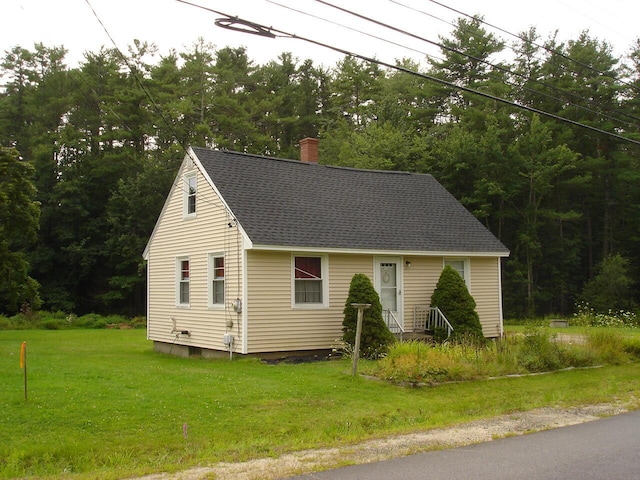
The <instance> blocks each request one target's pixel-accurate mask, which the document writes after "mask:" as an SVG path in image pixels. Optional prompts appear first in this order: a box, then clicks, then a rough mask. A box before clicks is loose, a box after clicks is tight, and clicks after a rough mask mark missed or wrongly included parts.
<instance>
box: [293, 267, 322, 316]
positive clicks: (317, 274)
mask: <svg viewBox="0 0 640 480" xmlns="http://www.w3.org/2000/svg"><path fill="white" fill-rule="evenodd" d="M293 264H294V266H293V267H294V268H293V278H294V304H295V305H298V306H299V305H316V306H317V305H324V304H325V291H326V288H327V287H326V281H327V279H326V273H325V270H326V257H321V256H319V257H311V256H309V257H306V256H294V257H293Z"/></svg>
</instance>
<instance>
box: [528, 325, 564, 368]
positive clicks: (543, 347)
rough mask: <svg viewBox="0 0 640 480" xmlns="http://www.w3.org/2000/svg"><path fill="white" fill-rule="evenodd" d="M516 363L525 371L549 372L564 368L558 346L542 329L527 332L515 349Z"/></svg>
mask: <svg viewBox="0 0 640 480" xmlns="http://www.w3.org/2000/svg"><path fill="white" fill-rule="evenodd" d="M517 359H518V364H519V365H520V366H521V367H522V368H523V369H524V370H525V371H527V372H549V371H552V370H558V369H559V368H564V367H565V366H568V365H565V364H564V363H563V356H562V353H561V351H560V346H559V345H558V343H557V342H555V341H553V339H552V336H551V335H550V334H549V333H548V332H547V331H546V330H544V329H535V330H532V331H530V332H528V333H527V334H526V335H525V337H524V338H523V340H522V342H521V343H520V344H519V348H518V350H517Z"/></svg>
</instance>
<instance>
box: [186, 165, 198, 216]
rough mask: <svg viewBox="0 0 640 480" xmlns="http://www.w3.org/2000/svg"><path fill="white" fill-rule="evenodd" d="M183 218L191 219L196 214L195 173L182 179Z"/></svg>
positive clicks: (196, 184)
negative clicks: (183, 189)
mask: <svg viewBox="0 0 640 480" xmlns="http://www.w3.org/2000/svg"><path fill="white" fill-rule="evenodd" d="M184 183H185V191H184V216H185V217H193V216H195V214H196V194H197V191H198V178H197V177H196V175H195V173H190V174H188V175H185V177H184Z"/></svg>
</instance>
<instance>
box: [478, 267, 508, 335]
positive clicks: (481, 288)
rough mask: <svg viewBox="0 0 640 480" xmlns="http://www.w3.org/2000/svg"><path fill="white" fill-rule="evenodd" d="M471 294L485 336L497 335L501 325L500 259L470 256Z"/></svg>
mask: <svg viewBox="0 0 640 480" xmlns="http://www.w3.org/2000/svg"><path fill="white" fill-rule="evenodd" d="M470 271H471V278H470V280H471V288H470V291H471V295H472V296H473V298H474V300H475V301H476V311H477V312H478V315H479V316H480V323H481V324H482V331H483V333H484V336H485V337H499V336H500V334H501V325H502V308H501V305H500V302H501V298H502V296H501V292H500V260H499V259H498V258H496V257H472V258H471V268H470Z"/></svg>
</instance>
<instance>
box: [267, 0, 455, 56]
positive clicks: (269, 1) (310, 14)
mask: <svg viewBox="0 0 640 480" xmlns="http://www.w3.org/2000/svg"><path fill="white" fill-rule="evenodd" d="M265 1H266V2H267V3H271V4H273V5H276V6H278V7H281V8H285V9H287V10H291V11H292V12H296V13H300V14H302V15H306V16H308V17H311V18H315V19H316V20H321V21H323V22H327V23H330V24H332V25H336V26H338V27H341V28H344V29H347V30H351V31H352V32H356V33H359V34H361V35H365V36H367V37H370V38H374V39H376V40H380V41H381V42H385V43H388V44H390V45H395V46H396V47H400V48H404V49H405V50H410V51H412V52H415V53H419V54H420V55H424V56H425V57H427V58H435V59H437V60H439V61H441V62H442V61H444V59H443V58H439V57H436V56H435V55H430V54H428V53H427V52H424V51H422V50H418V49H417V48H413V47H409V46H407V45H403V44H401V43H397V42H394V41H392V40H388V39H386V38H382V37H379V36H377V35H373V34H372V33H368V32H365V31H363V30H358V29H357V28H354V27H350V26H348V25H345V24H343V23H338V22H336V21H334V20H329V19H328V18H324V17H321V16H319V15H314V14H312V13H309V12H305V11H304V10H298V9H297V8H293V7H290V6H289V5H284V4H282V3H278V2H275V1H274V0H265Z"/></svg>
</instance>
